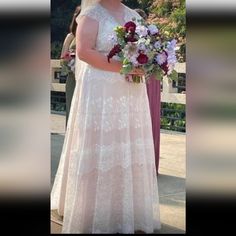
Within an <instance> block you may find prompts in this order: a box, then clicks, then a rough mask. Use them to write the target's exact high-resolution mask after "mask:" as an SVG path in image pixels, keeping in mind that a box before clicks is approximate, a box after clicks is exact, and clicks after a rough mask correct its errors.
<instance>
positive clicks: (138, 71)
mask: <svg viewBox="0 0 236 236" xmlns="http://www.w3.org/2000/svg"><path fill="white" fill-rule="evenodd" d="M129 75H139V76H143V75H144V70H143V69H142V68H134V69H133V70H132V71H131V72H130V73H129Z"/></svg>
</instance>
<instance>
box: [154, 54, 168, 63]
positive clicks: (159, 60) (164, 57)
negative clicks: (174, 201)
mask: <svg viewBox="0 0 236 236" xmlns="http://www.w3.org/2000/svg"><path fill="white" fill-rule="evenodd" d="M166 54H167V53H166V52H162V53H159V54H157V56H156V58H155V60H156V61H157V63H158V64H159V65H162V64H163V63H165V62H167V55H166Z"/></svg>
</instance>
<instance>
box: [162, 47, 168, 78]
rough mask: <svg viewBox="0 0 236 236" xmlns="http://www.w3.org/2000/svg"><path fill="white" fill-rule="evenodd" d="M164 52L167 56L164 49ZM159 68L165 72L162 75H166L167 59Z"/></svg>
mask: <svg viewBox="0 0 236 236" xmlns="http://www.w3.org/2000/svg"><path fill="white" fill-rule="evenodd" d="M164 53H165V54H166V57H168V53H167V52H166V51H165V50H164ZM161 69H162V70H163V71H164V72H165V74H164V75H167V72H168V70H169V68H168V61H167V60H166V61H165V62H164V63H163V64H162V65H161Z"/></svg>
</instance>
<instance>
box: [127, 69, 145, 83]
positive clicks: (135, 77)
mask: <svg viewBox="0 0 236 236" xmlns="http://www.w3.org/2000/svg"><path fill="white" fill-rule="evenodd" d="M144 75H145V73H144V70H143V69H142V68H134V69H133V70H132V71H131V72H130V73H129V74H128V75H126V76H125V79H126V80H127V81H128V82H138V83H140V82H141V81H143V79H142V77H143V76H144Z"/></svg>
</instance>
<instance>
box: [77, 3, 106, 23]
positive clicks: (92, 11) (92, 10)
mask: <svg viewBox="0 0 236 236" xmlns="http://www.w3.org/2000/svg"><path fill="white" fill-rule="evenodd" d="M81 16H88V17H90V18H92V19H94V20H96V21H99V20H100V19H101V16H102V14H101V9H100V8H99V4H94V5H93V6H91V7H88V8H87V9H85V10H84V11H82V12H81V13H80V14H79V16H78V17H77V20H78V19H79V17H81Z"/></svg>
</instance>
